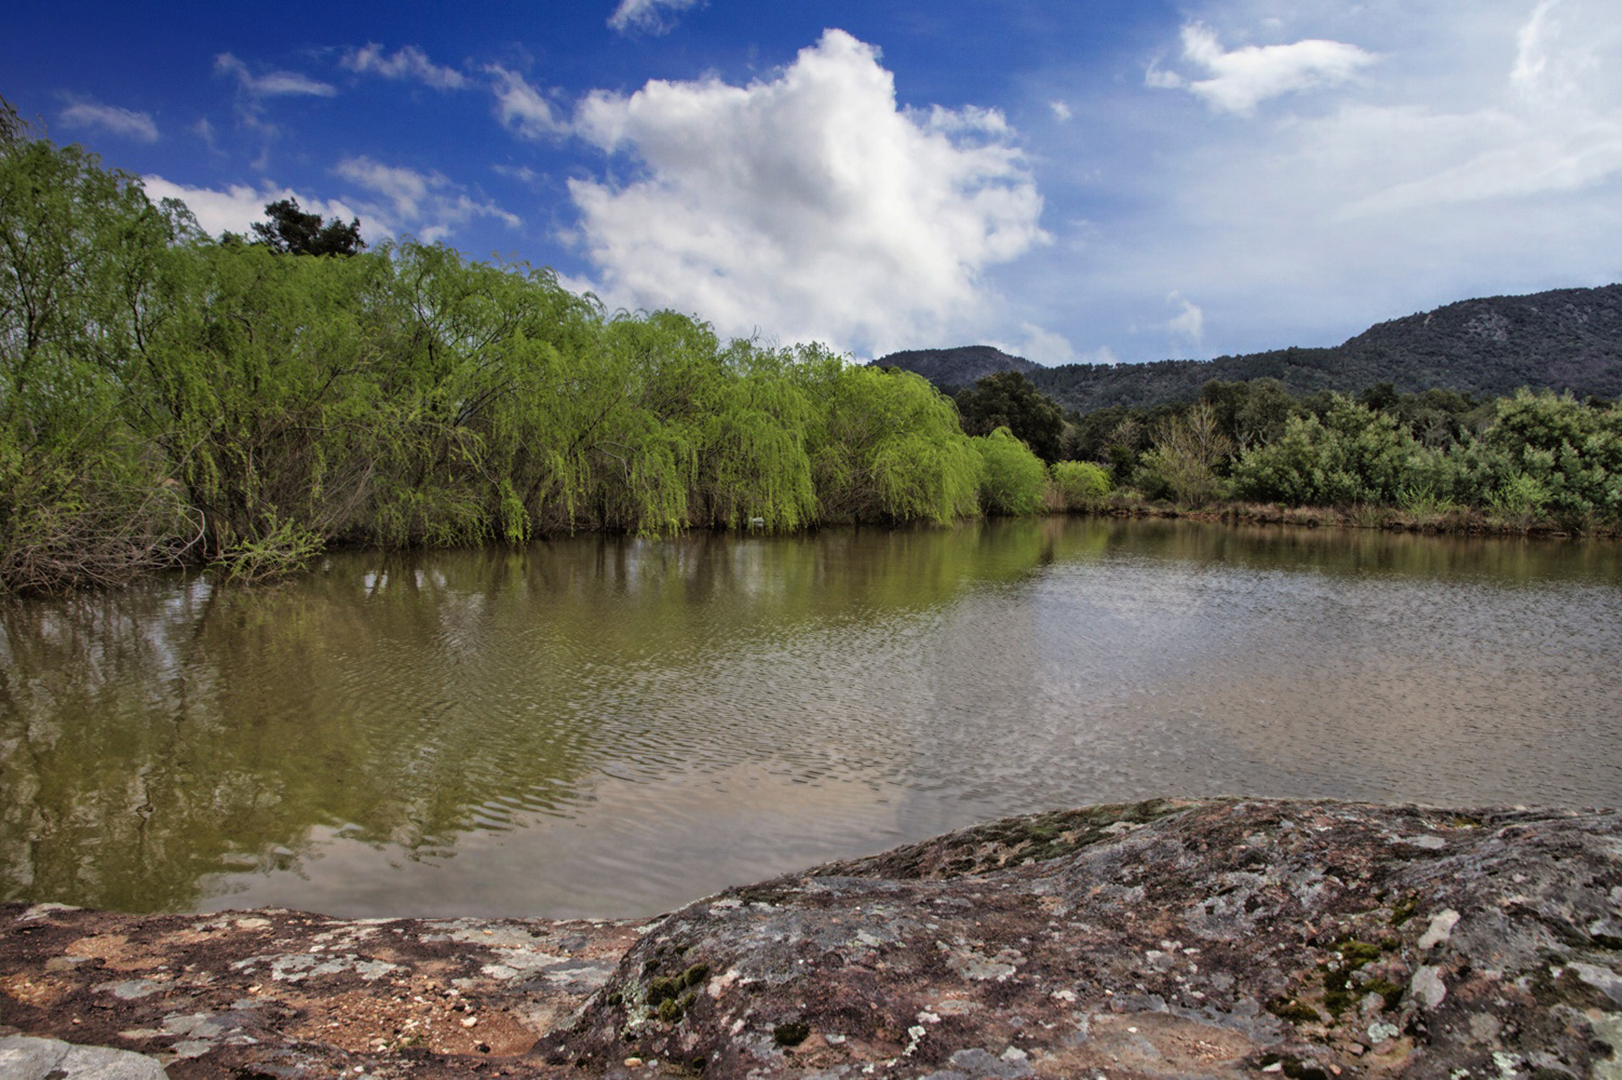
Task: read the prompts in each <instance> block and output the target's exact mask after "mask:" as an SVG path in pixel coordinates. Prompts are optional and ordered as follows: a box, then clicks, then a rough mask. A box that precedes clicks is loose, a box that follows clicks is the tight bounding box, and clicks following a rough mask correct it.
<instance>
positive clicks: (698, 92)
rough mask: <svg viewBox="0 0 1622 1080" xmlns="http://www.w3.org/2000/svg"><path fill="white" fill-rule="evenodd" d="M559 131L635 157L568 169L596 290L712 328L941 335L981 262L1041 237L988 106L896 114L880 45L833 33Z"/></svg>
mask: <svg viewBox="0 0 1622 1080" xmlns="http://www.w3.org/2000/svg"><path fill="white" fill-rule="evenodd" d="M574 129H575V131H576V133H577V134H579V135H580V136H582V137H583V138H586V139H588V140H589V141H591V142H593V143H595V144H596V145H597V146H599V147H601V148H602V149H603V150H605V151H609V152H616V151H624V152H627V153H630V154H632V155H634V156H635V158H637V159H638V160H639V161H640V163H641V165H642V167H643V170H644V171H643V174H642V176H641V177H640V178H639V179H636V180H634V181H632V182H629V183H625V184H623V185H615V184H612V183H608V182H602V181H596V180H582V179H576V180H572V181H571V182H570V185H569V188H570V192H571V195H572V196H573V199H574V202H575V204H576V206H577V207H578V209H579V212H580V225H579V232H580V235H581V236H582V237H583V244H584V247H585V249H586V254H587V256H588V258H589V259H590V260H591V262H592V263H593V264H594V265H595V266H596V268H597V272H598V276H599V283H598V286H597V289H596V291H597V292H598V293H599V294H600V295H602V296H604V298H605V299H607V300H608V301H609V302H610V303H614V304H623V305H626V306H630V307H648V308H653V307H675V308H678V309H681V310H684V311H691V312H696V313H698V314H700V315H701V316H702V317H703V318H705V319H708V320H711V321H712V322H714V323H715V324H716V326H717V328H718V329H719V330H721V332H723V333H728V334H748V333H750V332H752V330H753V329H754V328H755V327H767V328H770V329H771V330H773V331H774V332H775V333H776V334H777V335H778V336H779V337H780V338H782V339H784V340H806V339H812V338H819V339H823V340H830V341H832V342H834V343H835V344H837V345H839V346H841V347H844V348H849V349H852V350H866V351H870V352H872V353H873V354H875V355H876V354H878V353H880V352H882V351H885V350H888V349H891V348H898V347H904V346H907V345H915V344H916V343H917V342H918V341H919V340H924V339H931V340H938V339H944V336H945V335H947V334H948V333H950V332H953V330H954V328H959V327H963V326H968V325H972V324H973V322H974V320H975V319H976V317H977V316H979V315H981V314H982V313H983V311H984V309H985V307H986V305H987V300H988V294H987V289H986V286H985V283H984V281H983V272H984V270H985V269H986V268H987V267H989V266H991V265H993V264H996V263H1001V262H1005V261H1007V260H1011V259H1013V258H1015V257H1016V256H1018V255H1020V254H1021V253H1023V252H1026V251H1027V250H1029V249H1031V248H1032V247H1033V246H1035V245H1039V244H1043V243H1045V242H1046V241H1047V240H1048V237H1047V234H1046V233H1044V232H1043V231H1042V229H1041V228H1040V226H1039V224H1038V218H1039V216H1040V214H1041V209H1042V199H1041V197H1040V196H1039V195H1038V194H1037V191H1036V186H1035V184H1034V182H1033V181H1032V179H1031V177H1030V174H1029V171H1028V168H1027V165H1026V162H1025V159H1024V157H1023V155H1022V154H1021V152H1020V151H1019V150H1018V149H1017V148H1015V147H1014V146H1013V145H1011V141H1010V140H1011V137H1012V133H1011V132H1009V131H1008V129H1007V124H1006V121H1004V120H1003V118H1002V116H1001V114H999V113H994V112H992V111H990V110H979V109H965V110H958V111H953V110H944V109H936V110H929V111H928V112H923V113H919V112H911V111H902V110H899V109H898V108H897V107H896V100H895V87H894V82H893V79H892V76H891V74H890V72H889V71H887V70H885V68H884V67H882V66H881V65H880V63H879V56H878V51H877V50H876V49H874V48H873V47H871V46H869V45H865V44H863V43H862V42H860V41H858V40H856V39H855V38H854V37H852V36H850V35H849V34H847V33H845V32H843V31H840V30H829V31H827V32H825V33H824V35H823V36H822V39H821V40H820V41H819V42H818V43H817V44H816V45H815V46H814V47H811V48H808V49H805V50H803V51H801V53H800V54H799V56H798V58H797V59H796V60H795V61H794V63H793V64H791V65H789V66H788V67H787V68H785V69H783V70H782V71H780V72H779V73H777V74H776V75H775V76H774V77H773V78H771V79H770V80H769V81H759V82H754V83H751V84H749V85H748V86H731V85H728V84H726V83H724V82H722V81H720V80H718V79H714V78H711V79H707V80H704V81H700V82H688V83H672V82H661V81H654V82H650V83H648V84H647V85H646V86H644V87H643V88H642V89H641V90H639V91H637V92H636V93H634V94H632V95H630V96H629V97H623V96H620V95H616V94H609V93H603V92H598V93H595V94H592V95H590V96H588V97H587V98H586V99H585V100H584V101H582V102H581V104H580V106H579V108H578V109H577V110H576V113H575V122H574Z"/></svg>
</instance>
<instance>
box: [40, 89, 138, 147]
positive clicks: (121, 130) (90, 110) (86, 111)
mask: <svg viewBox="0 0 1622 1080" xmlns="http://www.w3.org/2000/svg"><path fill="white" fill-rule="evenodd" d="M62 123H63V124H64V125H66V126H67V127H70V128H100V129H101V130H102V131H105V132H107V133H108V134H109V135H119V136H122V137H123V138H126V139H135V140H137V141H139V142H157V141H158V125H157V124H156V123H154V122H153V120H152V116H151V114H150V113H144V112H135V111H134V110H132V109H121V108H119V107H118V106H117V105H103V104H102V103H101V102H99V101H92V100H90V99H88V98H86V99H79V100H74V101H73V103H72V104H70V105H69V106H68V107H67V108H65V109H63V110H62Z"/></svg>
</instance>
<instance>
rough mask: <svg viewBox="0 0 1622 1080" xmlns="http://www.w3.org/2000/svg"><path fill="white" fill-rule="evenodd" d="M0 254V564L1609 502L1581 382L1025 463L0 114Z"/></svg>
mask: <svg viewBox="0 0 1622 1080" xmlns="http://www.w3.org/2000/svg"><path fill="white" fill-rule="evenodd" d="M0 269H3V271H4V272H3V273H0V590H5V591H12V592H30V591H33V592H40V591H56V590H60V589H63V588H68V587H73V586H78V585H116V584H122V583H125V582H127V581H129V580H130V579H131V578H133V577H135V576H138V575H140V574H143V573H145V572H148V571H150V570H153V569H155V568H161V567H167V566H174V565H177V564H187V563H190V564H204V563H207V564H214V565H216V566H218V567H219V568H221V569H222V570H223V571H224V572H226V573H228V574H230V575H232V576H235V577H238V578H243V579H254V578H258V577H263V576H267V575H272V574H276V573H281V572H285V571H287V570H290V569H297V568H300V567H303V566H307V565H309V563H310V562H311V560H312V559H314V558H315V557H316V556H317V555H319V554H320V553H321V551H322V550H323V549H324V548H326V547H328V546H329V545H368V546H380V547H387V548H405V547H420V546H427V547H451V546H465V545H472V544H479V543H484V542H489V541H497V542H506V543H512V544H521V543H524V542H527V541H529V540H530V539H532V538H535V537H539V536H553V535H563V534H569V533H575V532H581V531H594V530H601V531H609V532H631V533H639V534H644V535H649V534H651V535H668V534H671V533H674V532H679V531H681V530H684V529H723V530H761V531H766V532H792V531H798V530H803V529H807V528H811V527H816V526H822V525H831V524H849V523H887V524H907V523H914V522H935V523H942V524H944V523H949V522H952V521H955V520H959V519H963V518H968V517H974V516H978V515H1022V514H1034V513H1039V512H1043V511H1053V510H1087V509H1090V510H1098V509H1107V508H1109V507H1111V506H1129V505H1136V504H1137V501H1138V500H1139V498H1140V497H1141V498H1142V499H1146V500H1162V501H1164V502H1166V504H1167V505H1174V506H1182V507H1201V506H1208V505H1211V504H1213V503H1214V502H1216V501H1219V500H1224V499H1238V500H1246V501H1250V502H1257V503H1277V504H1280V505H1284V506H1290V507H1297V506H1304V507H1349V506H1355V507H1363V506H1378V507H1392V508H1396V509H1400V510H1402V511H1403V512H1405V513H1413V514H1421V515H1424V514H1429V515H1431V516H1433V517H1435V518H1436V519H1437V520H1439V521H1440V520H1446V519H1447V515H1448V514H1450V513H1452V512H1454V511H1455V510H1460V511H1465V510H1467V511H1469V514H1468V515H1466V517H1467V518H1468V521H1469V522H1479V523H1481V525H1482V527H1492V528H1502V529H1526V528H1539V527H1541V528H1548V529H1552V530H1559V531H1565V532H1578V531H1595V530H1603V529H1613V530H1614V528H1615V525H1616V522H1617V521H1618V518H1619V515H1622V409H1619V408H1618V407H1617V406H1614V405H1608V404H1599V403H1594V404H1585V403H1579V402H1576V401H1574V400H1572V399H1570V398H1562V397H1557V396H1554V395H1552V394H1530V393H1522V394H1520V395H1517V396H1516V397H1514V398H1509V399H1504V400H1502V401H1499V402H1497V403H1494V404H1493V406H1492V408H1491V409H1489V410H1487V411H1486V412H1484V413H1482V414H1481V416H1480V417H1479V418H1478V421H1477V426H1476V428H1474V429H1472V430H1461V431H1458V432H1452V431H1449V432H1448V433H1447V437H1446V438H1445V439H1441V440H1438V439H1437V438H1434V437H1431V436H1430V435H1427V434H1426V433H1419V434H1416V433H1415V432H1414V431H1413V430H1410V428H1409V427H1408V426H1406V425H1404V424H1402V423H1400V422H1399V421H1398V419H1397V418H1395V417H1394V416H1393V415H1391V414H1390V413H1389V412H1387V411H1382V410H1381V409H1378V408H1374V407H1371V406H1370V405H1368V404H1364V403H1360V402H1354V401H1351V400H1349V399H1345V398H1338V397H1333V398H1328V399H1325V400H1324V401H1320V402H1318V403H1317V404H1316V405H1312V404H1310V403H1300V402H1296V403H1290V402H1282V403H1281V402H1280V401H1279V400H1278V395H1277V393H1276V392H1275V388H1270V387H1266V386H1251V385H1248V384H1247V385H1244V386H1242V387H1240V388H1239V390H1236V391H1234V394H1230V395H1229V396H1228V397H1226V398H1222V399H1221V400H1218V401H1214V402H1213V401H1205V402H1201V403H1200V404H1199V405H1197V406H1194V407H1192V408H1190V409H1186V410H1182V411H1179V412H1176V413H1174V414H1172V415H1168V416H1166V417H1163V418H1161V419H1160V420H1159V421H1157V422H1156V423H1155V424H1154V425H1153V426H1152V427H1150V428H1144V427H1143V425H1139V429H1132V428H1131V424H1132V423H1133V421H1131V419H1130V418H1126V419H1125V420H1124V421H1123V423H1125V424H1126V425H1127V426H1126V427H1125V428H1120V426H1119V425H1117V427H1118V430H1115V431H1113V432H1112V433H1111V436H1112V438H1111V439H1109V440H1105V443H1106V445H1105V446H1104V447H1103V450H1102V452H1100V453H1098V454H1095V456H1097V457H1099V458H1100V460H1057V459H1055V460H1044V459H1043V458H1042V457H1039V456H1038V455H1037V454H1036V453H1035V452H1034V451H1033V450H1032V449H1031V447H1030V445H1028V443H1027V442H1026V441H1023V440H1021V439H1020V438H1018V437H1017V436H1016V435H1015V434H1014V430H1017V420H1018V418H1017V417H1009V418H1008V424H995V425H991V426H988V427H987V429H986V430H985V431H984V432H983V433H979V434H973V435H971V434H967V433H966V432H965V430H964V425H963V423H962V420H961V418H960V414H959V410H958V408H957V406H956V405H955V404H954V402H953V401H952V400H951V399H950V398H947V397H945V396H943V395H942V394H941V393H939V392H938V391H937V390H936V389H935V388H934V387H933V386H931V385H930V384H929V383H928V382H926V381H924V380H923V379H922V378H919V377H917V376H915V375H911V374H907V373H903V372H898V371H893V370H883V369H878V368H873V367H867V366H862V365H858V364H856V363H854V362H852V361H851V360H850V359H849V358H847V357H843V356H840V355H836V354H834V353H833V352H831V351H829V350H828V349H826V348H823V347H820V346H816V345H794V346H786V347H778V346H771V345H766V344H763V343H761V342H758V341H743V340H723V339H722V338H721V337H719V336H718V335H717V334H716V333H715V332H714V331H713V329H712V328H711V327H709V326H708V325H706V324H705V323H703V322H701V321H698V320H697V319H694V318H692V317H689V316H686V315H682V314H678V313H675V312H670V311H658V312H652V313H645V312H637V313H628V312H623V311H609V310H607V309H606V308H605V307H604V305H603V304H602V303H600V302H599V301H598V300H597V298H595V297H593V296H590V295H586V296H579V295H575V294H573V293H571V292H570V291H568V290H567V289H565V288H564V287H563V286H562V285H560V284H559V282H558V280H557V278H556V276H555V275H554V274H553V272H552V271H550V270H547V269H532V268H530V267H528V266H526V265H522V264H498V263H482V262H473V261H469V260H467V259H465V258H463V257H462V256H461V255H459V254H458V253H456V252H454V251H452V250H450V249H448V248H446V247H444V246H442V245H436V244H420V243H416V242H409V241H408V242H400V243H387V244H382V245H379V246H378V247H376V248H375V249H373V250H369V251H358V252H356V253H354V254H350V255H311V254H295V253H289V252H288V251H286V250H280V249H278V248H277V246H276V245H274V244H269V243H250V242H247V241H245V240H244V239H242V238H240V237H233V236H230V235H226V236H224V237H222V238H218V239H216V238H214V237H211V236H208V235H207V234H205V233H204V232H203V230H202V229H201V228H200V227H199V226H198V224H197V222H196V220H195V218H194V217H193V216H192V215H191V214H190V212H189V211H188V210H187V209H186V207H185V206H184V205H182V204H181V203H179V202H176V201H173V200H165V201H164V202H163V203H161V204H154V203H153V202H152V201H151V200H149V199H148V198H147V196H146V194H145V192H144V190H143V189H142V186H141V183H140V180H139V179H138V178H136V177H133V176H130V175H128V174H124V173H120V172H117V171H111V170H108V169H105V168H104V167H103V166H102V165H101V163H100V162H99V160H98V159H97V158H96V157H95V156H94V155H92V154H89V153H88V152H86V151H84V150H83V149H81V148H79V147H77V146H69V147H58V146H55V145H53V144H52V143H50V142H49V141H47V140H45V139H41V138H31V137H27V135H26V133H25V132H12V133H11V134H9V135H8V136H7V137H6V138H5V139H0ZM1241 391H1242V392H1241ZM1234 395H1237V397H1236V396H1234ZM1286 397H1287V395H1286ZM1241 398H1242V399H1243V400H1240V399H1241ZM1224 410H1226V411H1224ZM1077 419H1078V423H1077V424H1073V425H1072V426H1077V427H1079V426H1082V425H1080V423H1079V421H1080V419H1081V418H1077ZM1117 436H1118V437H1117ZM1069 446H1070V452H1072V453H1074V452H1076V451H1077V449H1078V447H1079V446H1080V444H1079V443H1077V442H1076V441H1075V440H1071V441H1070V443H1069ZM1063 456H1064V451H1061V452H1060V453H1058V454H1053V453H1051V452H1050V453H1049V457H1050V458H1061V457H1063ZM1472 515H1473V516H1472Z"/></svg>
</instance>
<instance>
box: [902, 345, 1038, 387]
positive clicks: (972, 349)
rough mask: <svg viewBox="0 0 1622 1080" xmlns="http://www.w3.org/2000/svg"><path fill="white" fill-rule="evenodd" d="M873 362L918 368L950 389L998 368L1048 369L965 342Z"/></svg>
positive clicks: (1020, 370) (916, 370)
mask: <svg viewBox="0 0 1622 1080" xmlns="http://www.w3.org/2000/svg"><path fill="white" fill-rule="evenodd" d="M873 363H874V364H875V365H877V366H879V367H898V368H902V369H903V370H906V371H915V372H917V373H918V374H920V375H922V376H923V377H924V378H926V379H928V380H929V381H930V382H932V383H934V384H935V385H936V386H938V387H941V388H942V389H943V390H951V389H954V388H958V387H964V386H973V385H974V384H975V382H977V381H978V380H980V379H983V378H985V377H986V376H987V375H994V374H996V373H997V372H999V371H1019V372H1023V373H1024V374H1026V375H1031V374H1032V373H1033V372H1037V371H1042V370H1045V369H1044V368H1043V367H1042V365H1041V364H1038V363H1035V362H1033V361H1030V360H1027V359H1025V358H1024V357H1023V356H1009V355H1008V354H1007V353H1005V352H1003V351H1002V350H1001V349H996V348H992V347H991V346H990V345H963V346H960V347H959V348H956V349H908V350H906V351H904V352H896V353H891V354H890V355H889V356H886V357H882V358H880V359H878V360H875V361H873Z"/></svg>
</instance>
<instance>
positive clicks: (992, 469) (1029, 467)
mask: <svg viewBox="0 0 1622 1080" xmlns="http://www.w3.org/2000/svg"><path fill="white" fill-rule="evenodd" d="M974 448H975V450H976V451H977V452H978V453H979V455H980V463H981V474H980V507H981V509H982V510H984V511H985V512H986V513H988V514H1034V513H1036V512H1037V511H1039V510H1041V509H1042V508H1043V505H1044V503H1045V501H1046V496H1047V488H1048V470H1047V466H1046V465H1044V464H1042V459H1041V458H1039V457H1037V456H1036V455H1035V454H1034V453H1032V452H1031V448H1030V447H1029V446H1027V445H1025V442H1024V441H1023V440H1022V439H1020V438H1018V437H1016V436H1015V435H1014V433H1013V432H1011V431H1009V430H1008V429H1007V428H998V429H997V430H995V431H993V432H992V433H991V434H990V435H981V436H977V437H976V438H975V440H974Z"/></svg>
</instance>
